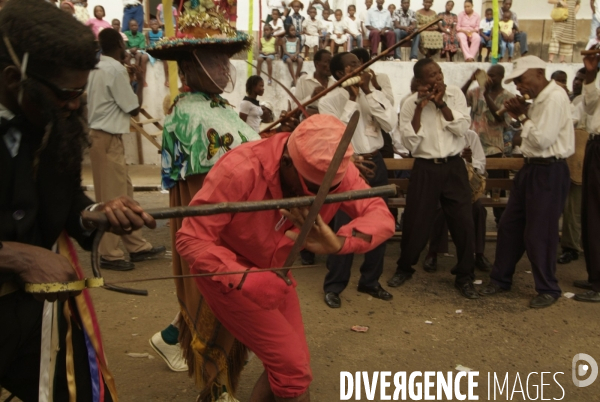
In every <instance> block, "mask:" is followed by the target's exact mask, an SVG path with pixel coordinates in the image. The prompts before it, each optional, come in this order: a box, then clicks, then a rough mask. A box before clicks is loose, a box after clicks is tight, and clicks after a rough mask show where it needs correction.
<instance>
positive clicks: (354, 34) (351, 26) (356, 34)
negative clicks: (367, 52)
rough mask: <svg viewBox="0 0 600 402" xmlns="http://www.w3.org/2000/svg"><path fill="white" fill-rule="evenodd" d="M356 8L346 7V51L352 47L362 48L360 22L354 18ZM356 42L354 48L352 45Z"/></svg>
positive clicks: (352, 6)
mask: <svg viewBox="0 0 600 402" xmlns="http://www.w3.org/2000/svg"><path fill="white" fill-rule="evenodd" d="M355 14H356V6H354V5H349V6H348V16H347V17H346V18H344V22H345V23H346V34H347V35H348V51H351V50H352V49H353V48H354V47H362V31H361V30H362V21H361V20H360V19H359V18H358V17H356V16H355ZM355 42H356V46H354V43H355Z"/></svg>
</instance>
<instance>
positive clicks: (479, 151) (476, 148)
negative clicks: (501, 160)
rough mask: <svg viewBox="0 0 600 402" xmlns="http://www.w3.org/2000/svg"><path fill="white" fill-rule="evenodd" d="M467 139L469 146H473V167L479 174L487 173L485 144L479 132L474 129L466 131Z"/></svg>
mask: <svg viewBox="0 0 600 402" xmlns="http://www.w3.org/2000/svg"><path fill="white" fill-rule="evenodd" d="M465 141H466V143H467V147H469V148H471V152H472V155H471V160H472V162H471V164H472V165H473V169H475V170H476V171H477V173H479V174H485V152H483V146H482V145H481V140H480V139H479V136H478V135H477V133H476V132H475V131H473V130H467V131H465Z"/></svg>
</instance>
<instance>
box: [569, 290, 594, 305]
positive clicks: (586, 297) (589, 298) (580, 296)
mask: <svg viewBox="0 0 600 402" xmlns="http://www.w3.org/2000/svg"><path fill="white" fill-rule="evenodd" d="M574 299H575V300H577V301H583V302H592V303H600V292H596V291H594V290H588V291H587V292H585V293H577V294H576V295H575V297H574Z"/></svg>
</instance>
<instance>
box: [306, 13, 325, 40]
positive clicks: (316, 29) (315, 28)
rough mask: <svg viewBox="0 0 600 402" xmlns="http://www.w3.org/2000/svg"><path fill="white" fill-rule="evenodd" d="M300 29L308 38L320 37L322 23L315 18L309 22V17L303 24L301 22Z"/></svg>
mask: <svg viewBox="0 0 600 402" xmlns="http://www.w3.org/2000/svg"><path fill="white" fill-rule="evenodd" d="M302 28H303V29H304V30H305V31H306V35H309V36H320V35H321V29H323V23H322V21H320V20H318V19H316V18H315V20H314V21H313V20H311V19H310V17H309V18H306V19H305V20H304V22H302Z"/></svg>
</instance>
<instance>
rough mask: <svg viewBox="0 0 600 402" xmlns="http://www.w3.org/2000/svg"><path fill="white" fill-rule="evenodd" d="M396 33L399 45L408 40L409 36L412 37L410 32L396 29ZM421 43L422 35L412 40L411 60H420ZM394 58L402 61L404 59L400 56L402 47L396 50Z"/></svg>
mask: <svg viewBox="0 0 600 402" xmlns="http://www.w3.org/2000/svg"><path fill="white" fill-rule="evenodd" d="M394 32H395V33H396V43H398V41H400V40H402V39H404V38H406V37H407V36H408V35H410V34H409V33H408V32H406V31H405V30H403V29H394ZM420 42H421V35H420V34H419V35H415V37H414V38H413V39H412V46H411V47H410V59H411V60H412V59H418V58H419V43H420ZM394 58H396V59H401V58H402V57H401V56H400V46H398V47H397V48H396V50H395V54H394Z"/></svg>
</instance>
